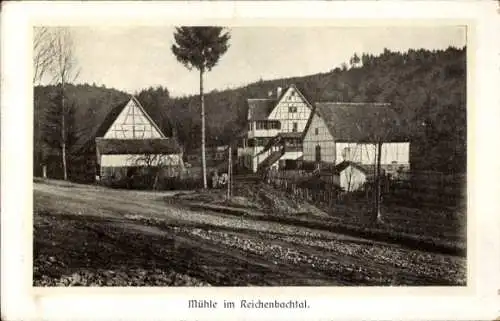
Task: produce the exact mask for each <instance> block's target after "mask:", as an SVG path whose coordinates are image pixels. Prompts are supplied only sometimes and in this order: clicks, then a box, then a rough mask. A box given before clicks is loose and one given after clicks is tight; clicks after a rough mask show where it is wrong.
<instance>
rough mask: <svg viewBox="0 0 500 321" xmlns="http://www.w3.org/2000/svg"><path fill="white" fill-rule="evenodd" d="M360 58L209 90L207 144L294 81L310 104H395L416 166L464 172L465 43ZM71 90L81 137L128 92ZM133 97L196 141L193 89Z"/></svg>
mask: <svg viewBox="0 0 500 321" xmlns="http://www.w3.org/2000/svg"><path fill="white" fill-rule="evenodd" d="M359 58H360V59H359V62H356V61H355V63H352V64H350V65H349V66H348V65H347V64H344V65H343V66H342V68H335V69H333V70H331V71H329V72H325V73H321V74H316V75H311V76H306V77H296V78H287V79H277V80H268V81H259V82H255V83H252V84H249V85H247V86H245V87H241V88H237V89H230V90H223V91H213V92H210V93H207V94H206V98H205V103H206V115H207V143H208V144H209V145H210V144H220V143H227V142H228V141H230V140H232V139H234V137H235V136H236V134H238V133H240V132H241V131H242V130H244V128H245V125H246V124H245V120H246V108H247V106H246V103H245V102H246V99H247V98H265V97H266V96H267V94H268V92H269V91H270V90H273V89H275V88H276V87H277V86H280V87H286V86H288V85H290V84H295V85H296V86H297V87H298V88H299V89H300V90H301V91H302V92H303V93H304V95H305V96H306V97H307V98H308V99H309V100H310V102H311V103H314V102H318V101H352V102H362V101H370V102H374V101H375V102H390V103H392V105H393V107H394V108H395V109H396V110H397V111H398V112H399V113H400V114H401V116H402V118H403V119H404V120H405V126H408V127H409V128H410V132H411V133H412V137H411V138H412V152H411V153H412V156H411V157H412V159H411V162H412V167H413V168H414V169H417V170H439V171H443V172H465V169H466V141H467V130H466V124H467V121H466V49H465V48H463V49H456V48H449V49H447V50H440V51H429V50H423V49H420V50H409V51H408V52H404V53H399V52H391V51H389V50H385V51H384V52H383V53H382V54H381V55H379V56H373V55H366V54H363V55H361V56H360V57H359ZM298 68H300V66H299V67H298ZM291 73H292V72H291ZM208 76H210V75H208ZM166 85H168V84H166ZM54 91H55V87H39V88H35V120H36V119H37V116H38V115H41V114H43V113H46V110H49V109H50V107H49V106H50V105H51V102H50V101H51V98H50V96H51V94H50V93H54ZM68 96H69V100H70V105H71V106H73V108H75V112H74V113H75V115H76V117H75V119H76V120H77V121H76V122H75V127H77V128H78V131H77V133H76V134H77V136H79V137H82V136H85V135H87V134H88V131H86V130H87V128H90V127H92V126H93V125H92V124H95V123H98V122H99V121H100V120H102V119H103V118H104V116H105V115H106V113H107V112H108V111H109V110H110V108H112V107H113V106H114V105H115V104H117V103H119V102H120V101H122V100H123V99H126V98H127V97H128V96H127V94H125V93H123V92H119V91H116V90H113V89H106V88H101V87H95V86H89V85H77V86H70V90H69V94H68ZM138 99H139V100H140V101H141V103H142V104H143V105H144V107H145V108H146V109H147V110H148V112H149V113H150V114H151V116H152V117H153V118H154V119H157V120H158V122H159V123H160V124H159V125H160V127H161V128H162V129H163V130H164V131H165V132H166V134H167V135H170V134H172V133H175V134H177V135H178V137H179V139H180V141H181V142H182V143H183V144H184V146H185V148H186V149H187V150H189V149H192V148H196V147H199V145H200V136H201V133H200V126H201V119H200V114H199V98H198V96H196V95H195V96H189V97H177V98H173V97H170V96H169V93H168V89H167V88H149V89H145V90H143V91H141V92H140V93H139V94H138ZM40 110H43V111H44V112H41V113H40ZM35 122H36V121H35ZM39 128H40V126H38V127H37V124H35V149H36V150H35V156H36V152H37V149H39V147H38V146H39V145H38V144H36V139H40V138H39V137H38V138H37V133H40V132H41V131H39V130H38V129H39ZM173 129H174V130H173ZM41 136H44V135H40V137H41ZM76 140H78V139H76ZM35 166H36V163H35Z"/></svg>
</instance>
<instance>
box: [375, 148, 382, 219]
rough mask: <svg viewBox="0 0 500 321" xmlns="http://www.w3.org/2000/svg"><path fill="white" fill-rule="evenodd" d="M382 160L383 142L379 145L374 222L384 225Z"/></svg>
mask: <svg viewBox="0 0 500 321" xmlns="http://www.w3.org/2000/svg"><path fill="white" fill-rule="evenodd" d="M381 159H382V142H381V141H379V142H378V143H377V168H376V170H375V175H376V183H375V212H374V219H375V220H374V221H375V222H376V223H382V213H381V212H380V194H381V193H380V190H381V188H380V176H381V166H380V163H381Z"/></svg>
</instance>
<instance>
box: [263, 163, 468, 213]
mask: <svg viewBox="0 0 500 321" xmlns="http://www.w3.org/2000/svg"><path fill="white" fill-rule="evenodd" d="M264 179H265V181H266V182H267V183H268V184H271V185H273V186H274V187H276V188H279V189H282V190H286V191H287V192H289V193H290V194H292V195H294V196H296V197H299V198H301V199H304V200H307V201H313V202H322V203H327V204H333V203H334V202H336V201H341V200H342V199H344V198H346V197H347V198H350V197H351V196H354V197H361V198H364V199H365V200H370V199H372V198H373V197H374V191H375V188H374V185H373V184H374V182H373V181H372V180H370V181H369V182H367V184H366V185H365V188H364V189H363V190H362V191H358V192H354V193H345V192H342V191H341V190H340V188H339V186H340V179H339V176H338V175H335V174H333V173H331V172H328V171H323V172H322V171H319V172H317V171H316V172H314V171H304V170H283V171H270V172H268V173H267V174H266V175H265V176H264ZM381 185H382V186H381V187H382V197H383V199H384V200H385V201H387V202H388V203H392V202H394V203H398V204H401V205H408V206H416V207H420V206H424V205H429V204H431V205H432V206H433V207H443V208H444V207H449V206H459V205H463V204H464V203H465V202H466V194H465V193H466V176H465V175H445V174H442V173H438V172H412V173H408V174H407V175H406V176H402V177H399V178H398V179H388V177H385V178H384V179H382V181H381Z"/></svg>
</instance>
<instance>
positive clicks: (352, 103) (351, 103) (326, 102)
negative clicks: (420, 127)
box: [315, 101, 391, 106]
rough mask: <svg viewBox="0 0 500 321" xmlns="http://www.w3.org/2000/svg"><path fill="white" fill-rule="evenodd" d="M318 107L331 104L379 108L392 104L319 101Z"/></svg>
mask: <svg viewBox="0 0 500 321" xmlns="http://www.w3.org/2000/svg"><path fill="white" fill-rule="evenodd" d="M315 104H316V105H319V104H322V105H326V104H330V105H353V106H362V105H378V106H390V105H391V103H380V102H340V101H319V102H316V103H315Z"/></svg>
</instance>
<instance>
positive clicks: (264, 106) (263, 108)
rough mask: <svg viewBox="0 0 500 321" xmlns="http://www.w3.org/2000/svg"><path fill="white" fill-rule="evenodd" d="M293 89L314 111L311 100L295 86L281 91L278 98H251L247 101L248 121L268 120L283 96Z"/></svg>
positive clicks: (292, 85)
mask: <svg viewBox="0 0 500 321" xmlns="http://www.w3.org/2000/svg"><path fill="white" fill-rule="evenodd" d="M290 88H293V89H295V90H296V91H297V93H298V94H299V96H300V97H301V98H302V99H303V100H304V102H305V103H306V105H307V106H308V107H309V108H311V110H312V109H314V108H313V106H311V104H310V103H309V100H308V99H307V98H306V97H305V96H304V94H303V93H302V91H301V90H300V89H299V88H297V86H295V85H294V84H291V85H290V86H288V87H286V88H285V89H283V90H282V91H281V94H280V96H279V97H277V98H249V99H247V103H248V120H250V121H256V120H267V117H269V114H271V112H272V111H273V109H274V107H276V105H277V104H278V103H279V102H280V101H281V99H282V98H283V96H284V95H285V94H286V93H287V91H288V90H289V89H290Z"/></svg>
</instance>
